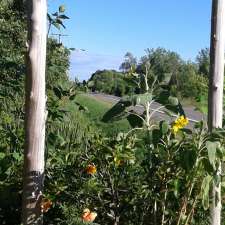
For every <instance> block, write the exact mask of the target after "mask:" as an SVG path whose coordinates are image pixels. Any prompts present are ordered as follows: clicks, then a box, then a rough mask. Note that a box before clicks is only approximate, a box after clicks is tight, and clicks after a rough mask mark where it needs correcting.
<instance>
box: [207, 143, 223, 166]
mask: <svg viewBox="0 0 225 225" xmlns="http://www.w3.org/2000/svg"><path fill="white" fill-rule="evenodd" d="M219 146H220V143H219V142H212V141H207V142H206V148H207V150H208V157H209V162H210V163H211V165H212V166H213V168H214V169H215V163H216V151H217V148H218V147H219Z"/></svg>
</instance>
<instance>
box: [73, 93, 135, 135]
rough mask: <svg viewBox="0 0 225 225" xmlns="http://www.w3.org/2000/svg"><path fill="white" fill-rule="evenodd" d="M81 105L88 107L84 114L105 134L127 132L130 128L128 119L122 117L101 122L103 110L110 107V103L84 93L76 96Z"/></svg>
mask: <svg viewBox="0 0 225 225" xmlns="http://www.w3.org/2000/svg"><path fill="white" fill-rule="evenodd" d="M76 101H77V102H79V103H80V104H81V105H82V106H86V107H87V108H88V112H84V116H85V117H86V118H87V119H88V120H90V121H91V122H92V123H94V124H95V125H96V127H97V128H99V129H100V130H102V131H103V132H104V133H105V134H107V135H113V136H114V135H116V134H117V133H118V132H127V131H128V130H130V129H131V127H130V125H129V123H128V121H127V120H126V119H123V120H121V121H116V122H113V123H103V122H101V119H102V117H103V115H104V114H105V112H106V111H107V110H108V109H109V108H111V106H112V105H111V104H110V103H108V102H103V101H100V100H97V99H95V98H94V97H92V96H88V95H86V94H79V95H78V96H77V98H76Z"/></svg>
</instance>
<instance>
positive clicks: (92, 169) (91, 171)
mask: <svg viewBox="0 0 225 225" xmlns="http://www.w3.org/2000/svg"><path fill="white" fill-rule="evenodd" d="M86 172H87V174H95V173H96V172H97V168H96V166H94V165H88V166H87V168H86Z"/></svg>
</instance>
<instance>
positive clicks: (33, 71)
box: [22, 0, 47, 225]
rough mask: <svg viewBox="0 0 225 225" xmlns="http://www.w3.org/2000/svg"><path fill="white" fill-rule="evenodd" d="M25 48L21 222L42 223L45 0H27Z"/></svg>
mask: <svg viewBox="0 0 225 225" xmlns="http://www.w3.org/2000/svg"><path fill="white" fill-rule="evenodd" d="M26 5H27V16H28V43H27V44H28V49H27V50H28V51H27V57H26V59H27V60H26V66H27V74H26V103H25V109H26V110H25V111H26V112H25V113H26V114H25V135H26V137H25V152H24V186H23V212H22V222H23V224H24V225H27V224H42V212H41V201H42V189H43V177H44V149H45V121H46V95H45V67H46V35H47V2H46V0H27V1H26Z"/></svg>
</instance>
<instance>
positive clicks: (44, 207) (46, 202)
mask: <svg viewBox="0 0 225 225" xmlns="http://www.w3.org/2000/svg"><path fill="white" fill-rule="evenodd" d="M51 206H52V201H51V200H50V199H45V198H44V199H42V202H41V211H42V212H43V213H46V212H48V210H49V209H50V208H51Z"/></svg>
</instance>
